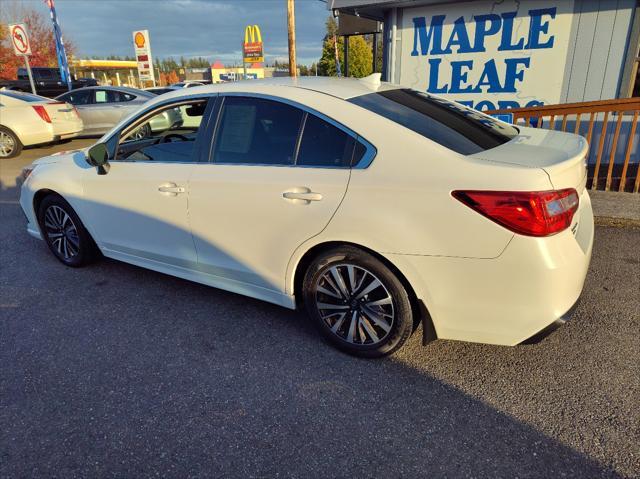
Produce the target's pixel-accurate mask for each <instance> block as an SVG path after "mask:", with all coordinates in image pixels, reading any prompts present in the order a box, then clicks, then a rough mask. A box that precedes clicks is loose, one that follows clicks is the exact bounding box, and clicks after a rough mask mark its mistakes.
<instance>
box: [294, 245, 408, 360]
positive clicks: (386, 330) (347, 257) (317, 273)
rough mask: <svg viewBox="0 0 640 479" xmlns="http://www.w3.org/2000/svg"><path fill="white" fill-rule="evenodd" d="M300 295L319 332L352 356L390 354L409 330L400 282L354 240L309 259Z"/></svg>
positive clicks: (402, 340) (406, 307) (404, 338)
mask: <svg viewBox="0 0 640 479" xmlns="http://www.w3.org/2000/svg"><path fill="white" fill-rule="evenodd" d="M302 296H303V301H304V304H305V307H306V309H307V313H308V314H309V316H310V317H311V318H312V319H313V321H314V323H315V325H316V326H317V327H318V329H319V330H320V332H321V333H322V335H323V336H324V337H325V338H326V339H327V340H328V341H329V342H331V343H332V344H333V345H334V346H336V347H338V348H339V349H342V350H343V351H346V352H348V353H350V354H354V355H356V356H363V357H378V356H384V355H386V354H391V353H393V352H394V351H396V350H397V349H399V348H400V347H401V346H402V345H403V344H404V342H405V341H406V340H407V338H408V337H409V336H410V335H411V333H412V331H413V313H412V308H411V302H410V300H409V295H408V293H407V291H406V289H405V287H404V286H403V284H402V282H401V281H400V280H399V279H398V277H397V276H396V275H395V274H394V272H392V271H391V270H390V269H389V267H388V266H387V265H385V264H384V263H383V262H382V261H380V260H379V259H377V258H376V257H374V256H372V255H371V254H369V253H367V252H365V251H362V250H360V249H358V248H356V247H353V246H343V247H338V248H334V249H331V250H328V251H325V252H324V253H321V254H320V255H319V256H318V257H317V258H316V259H315V260H314V261H312V262H311V264H310V265H309V267H308V268H307V271H306V274H305V277H304V281H303V285H302Z"/></svg>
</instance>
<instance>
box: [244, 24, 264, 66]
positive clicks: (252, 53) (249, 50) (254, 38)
mask: <svg viewBox="0 0 640 479" xmlns="http://www.w3.org/2000/svg"><path fill="white" fill-rule="evenodd" d="M242 58H243V61H244V63H262V62H264V49H263V45H262V34H261V33H260V27H259V26H258V25H247V27H246V28H245V29H244V43H243V44H242Z"/></svg>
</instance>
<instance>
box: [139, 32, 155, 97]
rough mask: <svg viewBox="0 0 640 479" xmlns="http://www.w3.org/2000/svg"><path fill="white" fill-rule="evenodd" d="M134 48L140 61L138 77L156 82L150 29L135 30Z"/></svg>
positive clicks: (141, 79)
mask: <svg viewBox="0 0 640 479" xmlns="http://www.w3.org/2000/svg"><path fill="white" fill-rule="evenodd" d="M133 48H134V50H135V53H136V62H137V63H138V77H139V78H140V81H143V82H144V81H152V82H154V84H155V79H156V78H155V72H154V71H153V59H152V58H151V42H150V41H149V30H137V31H134V32H133Z"/></svg>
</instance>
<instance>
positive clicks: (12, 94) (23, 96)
mask: <svg viewBox="0 0 640 479" xmlns="http://www.w3.org/2000/svg"><path fill="white" fill-rule="evenodd" d="M0 95H4V96H8V97H9V98H13V99H15V100H22V101H28V102H36V101H51V100H50V99H49V98H45V97H43V96H38V95H34V94H32V93H25V92H21V91H12V90H2V91H0Z"/></svg>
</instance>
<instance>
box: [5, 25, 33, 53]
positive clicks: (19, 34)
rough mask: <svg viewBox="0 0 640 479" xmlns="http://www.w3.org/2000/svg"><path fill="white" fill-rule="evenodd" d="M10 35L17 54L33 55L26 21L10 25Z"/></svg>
mask: <svg viewBox="0 0 640 479" xmlns="http://www.w3.org/2000/svg"><path fill="white" fill-rule="evenodd" d="M9 36H10V37H11V44H12V45H13V51H14V53H15V54H16V55H31V42H30V41H29V35H28V34H27V26H26V25H25V24H24V23H15V24H13V25H9Z"/></svg>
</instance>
